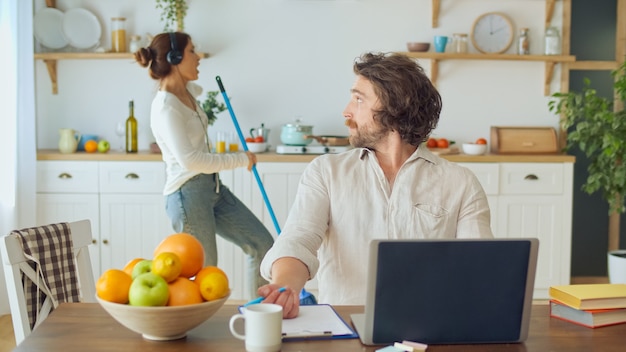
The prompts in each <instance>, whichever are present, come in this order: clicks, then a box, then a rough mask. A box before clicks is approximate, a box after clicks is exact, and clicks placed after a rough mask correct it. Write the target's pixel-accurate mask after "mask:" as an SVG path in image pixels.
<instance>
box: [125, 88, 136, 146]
mask: <svg viewBox="0 0 626 352" xmlns="http://www.w3.org/2000/svg"><path fill="white" fill-rule="evenodd" d="M128 109H129V110H130V114H129V116H128V118H127V119H126V153H137V119H135V107H134V102H133V101H132V100H131V101H130V102H129V103H128Z"/></svg>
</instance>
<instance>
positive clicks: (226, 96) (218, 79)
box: [215, 76, 280, 235]
mask: <svg viewBox="0 0 626 352" xmlns="http://www.w3.org/2000/svg"><path fill="white" fill-rule="evenodd" d="M215 80H216V81H217V84H218V85H219V86H220V92H222V96H223V97H224V102H225V103H226V107H227V108H228V112H229V113H230V117H231V119H232V120H233V124H234V125H235V130H237V135H239V140H240V141H241V145H243V150H244V151H246V152H247V151H248V144H247V143H246V138H245V137H244V136H243V133H241V128H240V127H239V123H238V122H237V117H235V112H234V111H233V107H232V106H231V105H230V99H228V95H227V94H226V90H225V89H224V84H223V83H222V79H221V78H220V76H215ZM252 173H253V174H254V178H256V183H257V184H258V185H259V189H260V190H261V195H262V196H263V200H264V201H265V206H266V207H267V211H268V212H269V213H270V217H271V218H272V222H273V223H274V227H275V228H276V233H277V234H279V235H280V226H278V221H277V220H276V215H274V210H273V209H272V205H271V204H270V200H269V198H267V193H265V187H263V182H261V178H260V177H259V172H258V171H257V170H256V164H255V165H252Z"/></svg>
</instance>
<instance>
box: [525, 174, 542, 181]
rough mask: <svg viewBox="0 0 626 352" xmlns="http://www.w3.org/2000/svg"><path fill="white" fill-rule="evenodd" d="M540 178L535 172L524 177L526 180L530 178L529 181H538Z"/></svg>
mask: <svg viewBox="0 0 626 352" xmlns="http://www.w3.org/2000/svg"><path fill="white" fill-rule="evenodd" d="M538 179H539V177H537V175H535V174H528V175H526V177H524V180H529V181H536V180H538Z"/></svg>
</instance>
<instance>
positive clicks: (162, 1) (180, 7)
mask: <svg viewBox="0 0 626 352" xmlns="http://www.w3.org/2000/svg"><path fill="white" fill-rule="evenodd" d="M155 1H156V8H157V9H160V10H161V21H162V22H165V27H164V28H163V30H164V31H165V32H171V31H174V30H177V31H181V32H182V31H184V30H185V16H186V15H187V8H188V6H187V1H186V0H155ZM174 23H176V27H175V26H174Z"/></svg>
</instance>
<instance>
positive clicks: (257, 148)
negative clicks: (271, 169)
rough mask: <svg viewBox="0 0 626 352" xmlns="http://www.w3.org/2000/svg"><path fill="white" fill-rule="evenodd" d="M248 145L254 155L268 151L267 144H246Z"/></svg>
mask: <svg viewBox="0 0 626 352" xmlns="http://www.w3.org/2000/svg"><path fill="white" fill-rule="evenodd" d="M246 144H247V145H248V150H249V151H251V152H253V153H263V152H264V151H266V150H267V143H265V142H263V143H253V142H246Z"/></svg>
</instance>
